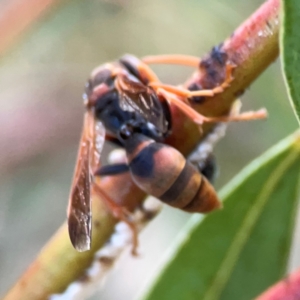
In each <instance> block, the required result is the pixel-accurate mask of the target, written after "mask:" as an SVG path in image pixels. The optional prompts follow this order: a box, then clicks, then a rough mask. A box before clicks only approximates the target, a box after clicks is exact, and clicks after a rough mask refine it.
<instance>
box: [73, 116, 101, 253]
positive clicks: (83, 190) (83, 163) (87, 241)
mask: <svg viewBox="0 0 300 300" xmlns="http://www.w3.org/2000/svg"><path fill="white" fill-rule="evenodd" d="M104 136H105V132H104V128H103V126H102V124H101V123H100V122H98V123H95V120H94V117H93V114H92V112H90V111H88V112H86V114H85V117H84V125H83V132H82V136H81V139H80V145H79V152H78V157H77V162H76V167H75V174H74V178H73V182H72V187H71V192H70V198H69V205H68V212H67V213H68V227H69V236H70V239H71V242H72V244H73V246H74V248H75V249H76V250H77V251H80V252H82V251H86V250H89V249H90V247H91V216H92V215H91V180H92V175H93V174H92V171H93V170H94V169H95V168H96V167H97V165H98V164H99V159H100V153H101V150H102V146H103V143H104Z"/></svg>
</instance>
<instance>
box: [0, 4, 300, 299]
mask: <svg viewBox="0 0 300 300" xmlns="http://www.w3.org/2000/svg"><path fill="white" fill-rule="evenodd" d="M261 3H263V1H258V0H252V1H249V0H247V1H245V0H242V1H241V0H219V1H217V0H215V1H209V0H202V1H200V0H198V1H196V0H173V1H171V0H166V1H159V0H152V1H147V0H115V1H109V0H107V1H101V0H90V1H79V0H74V1H64V3H63V5H60V6H58V7H56V8H55V9H53V10H52V11H51V12H50V13H49V14H47V15H46V16H45V17H44V18H41V19H40V20H39V21H37V22H35V24H34V25H33V26H32V27H31V29H30V30H29V31H26V32H25V33H24V34H23V35H22V36H21V37H19V39H18V41H17V43H15V45H14V46H13V48H10V49H9V51H8V52H7V53H6V55H5V56H3V57H2V58H1V64H0V106H1V109H0V171H1V172H0V191H1V192H0V195H1V198H0V295H2V294H3V293H4V292H5V291H6V290H7V289H8V288H9V287H10V286H11V285H12V284H13V283H14V282H15V281H16V279H17V278H18V277H19V276H20V275H21V274H22V272H23V271H24V270H25V269H26V268H27V266H28V265H29V263H30V262H31V261H32V260H33V259H34V258H35V256H36V254H37V253H38V251H39V250H40V249H41V247H42V246H43V245H44V244H45V242H46V241H47V240H48V239H49V238H50V237H51V236H52V234H53V233H54V232H55V231H56V229H57V228H58V227H59V226H60V224H61V223H62V222H63V221H65V219H66V206H67V201H68V194H69V189H70V182H71V179H72V174H73V169H74V163H75V158H76V152H77V148H78V141H79V136H80V131H81V126H82V117H83V105H82V99H81V95H82V92H83V86H84V83H85V81H86V78H87V77H88V75H89V73H90V71H91V70H92V69H93V68H94V67H95V66H97V65H99V64H102V63H104V62H107V61H112V60H115V59H116V58H118V57H120V56H121V55H122V54H124V53H132V54H135V55H137V56H143V55H148V54H166V53H181V54H190V55H196V56H202V55H203V54H205V53H206V52H208V51H209V50H210V49H211V48H212V46H214V45H216V44H219V43H220V42H221V41H223V40H224V39H225V38H226V37H227V36H229V35H230V34H231V32H232V31H233V30H234V29H235V28H236V27H237V26H238V25H239V24H240V23H241V22H242V21H243V20H245V19H246V18H247V17H248V16H249V15H250V14H251V13H252V12H253V11H254V10H255V9H256V8H257V7H258V6H259V5H260V4H261ZM4 4H5V1H3V0H2V1H0V11H1V5H4ZM0 43H1V41H0ZM155 70H156V71H157V72H158V74H159V76H160V78H161V79H162V80H163V81H166V82H169V83H173V84H178V83H181V82H183V81H184V80H185V79H186V78H187V77H188V76H189V75H190V74H191V72H192V70H191V69H188V68H182V67H174V66H172V67H168V66H163V67H156V68H155ZM242 100H243V110H247V109H258V108H260V107H262V106H264V107H266V108H267V109H268V111H269V118H268V120H267V121H257V122H248V123H247V122H245V123H239V124H238V125H237V124H231V125H230V126H229V130H228V134H227V136H226V138H225V139H224V140H222V141H221V142H220V144H219V145H218V147H217V149H216V151H215V153H216V156H217V159H218V163H219V167H220V176H219V178H218V181H217V187H218V188H219V187H221V186H222V185H223V184H224V183H226V182H228V181H229V180H230V179H231V178H232V176H233V175H234V174H235V173H236V172H238V171H239V170H240V169H241V168H242V167H243V166H245V165H246V164H247V163H248V162H249V161H251V160H252V159H253V158H254V157H256V156H258V155H259V154H261V153H262V152H263V151H264V150H266V149H267V148H269V147H270V146H271V145H273V144H274V143H276V142H277V141H279V140H280V139H281V138H283V137H285V136H286V135H287V134H289V133H291V132H293V131H294V130H295V129H296V128H297V123H296V121H295V118H294V115H293V112H292V110H291V108H290V105H289V103H288V99H287V96H286V92H285V87H284V85H283V81H282V77H281V72H280V64H279V62H278V61H277V62H275V63H274V64H273V65H272V66H271V67H270V68H269V69H268V70H267V71H266V72H265V73H264V74H263V75H262V76H261V77H260V78H259V79H258V80H257V81H256V82H255V83H254V84H253V85H252V86H251V88H250V89H248V90H247V91H246V93H245V94H244V95H243V97H242ZM104 156H105V155H104ZM241 201H242V199H241ZM188 217H189V215H188V214H186V213H183V212H180V211H177V210H175V209H171V208H167V207H165V208H164V210H163V212H162V213H161V214H160V215H159V217H157V218H156V219H155V220H154V221H153V222H152V223H151V224H150V225H149V226H148V228H147V229H146V230H145V231H144V232H143V234H142V237H141V243H140V251H139V252H140V253H141V255H140V257H139V258H132V257H131V256H130V255H129V254H126V255H125V256H124V257H123V258H122V260H121V261H122V262H121V263H120V264H119V267H117V269H116V270H114V271H113V272H112V273H111V274H110V276H109V279H108V280H107V283H106V285H105V287H104V288H103V289H102V291H100V292H99V293H98V296H97V297H95V298H94V299H99V298H101V299H107V300H117V299H133V297H134V296H135V295H136V294H137V292H138V291H139V289H140V288H141V287H142V286H143V285H144V284H145V283H146V282H147V280H149V278H150V277H151V275H152V273H153V272H154V271H155V268H156V267H157V264H158V262H159V261H160V260H161V258H162V256H163V253H164V250H165V249H166V248H167V246H168V245H169V244H170V242H171V240H172V239H173V238H174V237H175V236H176V234H177V232H178V231H179V230H180V228H181V227H182V225H183V224H184V223H185V222H186V220H187V218H188ZM158 229H159V230H158ZM296 249H297V244H296V243H295V246H294V250H293V251H294V255H293V258H292V260H291V267H295V266H297V265H298V266H299V265H300V259H299V257H297V255H296V252H297V250H296ZM298 249H299V248H298ZM199 251H201V248H199ZM298 253H299V251H298Z"/></svg>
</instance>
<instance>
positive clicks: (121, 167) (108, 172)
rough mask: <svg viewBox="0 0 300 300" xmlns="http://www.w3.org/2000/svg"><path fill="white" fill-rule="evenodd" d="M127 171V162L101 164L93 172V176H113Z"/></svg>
mask: <svg viewBox="0 0 300 300" xmlns="http://www.w3.org/2000/svg"><path fill="white" fill-rule="evenodd" d="M128 171H129V167H128V165H127V164H114V165H107V166H102V167H101V168H99V169H98V170H96V172H95V173H94V175H95V176H113V175H119V174H122V173H125V172H128Z"/></svg>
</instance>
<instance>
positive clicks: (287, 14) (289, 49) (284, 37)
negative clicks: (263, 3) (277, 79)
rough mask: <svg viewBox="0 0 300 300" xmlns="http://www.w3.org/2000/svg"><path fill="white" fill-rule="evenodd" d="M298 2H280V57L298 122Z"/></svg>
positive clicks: (299, 54) (299, 57) (289, 0)
mask: <svg viewBox="0 0 300 300" xmlns="http://www.w3.org/2000/svg"><path fill="white" fill-rule="evenodd" d="M299 27H300V2H299V1H297V0H284V1H282V26H281V32H280V48H281V51H280V55H281V60H282V69H283V77H284V81H285V85H286V88H287V92H288V96H289V99H290V102H291V105H292V107H293V110H294V112H295V115H296V117H297V120H298V122H300V72H299V70H300V32H299Z"/></svg>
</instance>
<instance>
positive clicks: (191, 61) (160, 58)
mask: <svg viewBox="0 0 300 300" xmlns="http://www.w3.org/2000/svg"><path fill="white" fill-rule="evenodd" d="M142 61H143V62H144V63H146V64H170V65H184V66H190V67H195V68H198V67H199V64H200V61H201V60H200V59H199V58H198V57H196V56H190V55H181V54H167V55H151V56H145V57H143V58H142Z"/></svg>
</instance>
